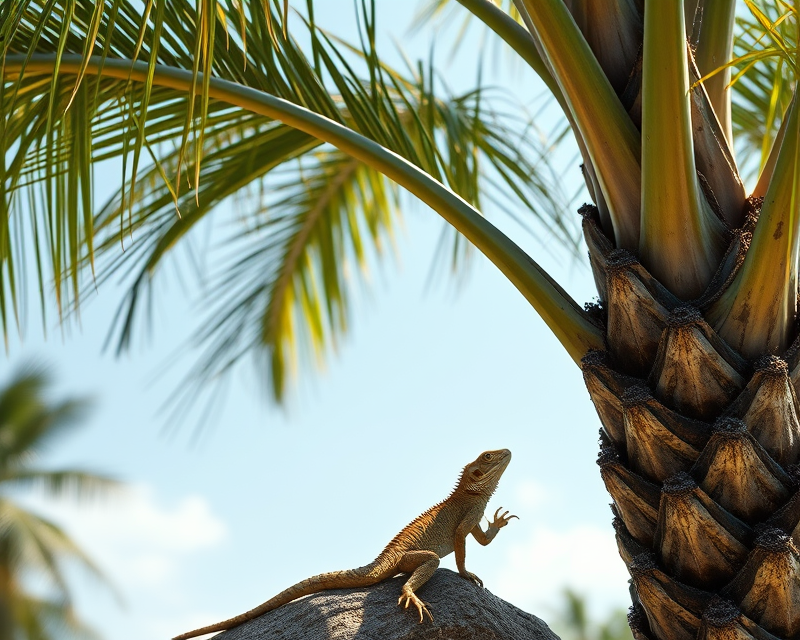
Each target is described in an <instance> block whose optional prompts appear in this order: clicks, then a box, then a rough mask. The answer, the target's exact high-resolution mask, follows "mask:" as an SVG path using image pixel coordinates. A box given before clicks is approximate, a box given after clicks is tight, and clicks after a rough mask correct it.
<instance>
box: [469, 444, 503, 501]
mask: <svg viewBox="0 0 800 640" xmlns="http://www.w3.org/2000/svg"><path fill="white" fill-rule="evenodd" d="M509 462H511V452H510V451H509V450H508V449H497V450H496V451H484V452H483V453H482V454H481V455H479V456H478V457H477V458H476V459H475V461H474V462H470V463H469V464H468V465H467V466H466V467H464V471H462V472H461V477H460V478H459V479H458V486H457V487H456V490H457V491H458V490H461V491H465V492H467V493H479V494H487V493H488V494H489V495H491V494H492V493H494V490H495V489H496V488H497V483H498V482H499V481H500V476H501V475H503V471H505V470H506V467H507V466H508V463H509Z"/></svg>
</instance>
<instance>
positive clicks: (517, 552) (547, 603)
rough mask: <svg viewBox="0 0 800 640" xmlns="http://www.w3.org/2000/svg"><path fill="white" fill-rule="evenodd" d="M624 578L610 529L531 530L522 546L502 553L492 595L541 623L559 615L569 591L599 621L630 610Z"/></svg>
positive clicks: (623, 566) (625, 579)
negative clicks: (617, 611) (585, 603)
mask: <svg viewBox="0 0 800 640" xmlns="http://www.w3.org/2000/svg"><path fill="white" fill-rule="evenodd" d="M629 577H630V576H629V575H628V572H627V571H626V569H625V565H624V564H623V563H622V560H621V559H620V557H619V553H618V552H617V545H616V542H615V540H614V531H613V529H612V528H611V527H608V528H607V529H605V528H601V527H598V526H596V525H590V524H583V525H579V526H575V527H573V528H569V529H561V530H559V529H554V528H550V527H546V526H537V527H534V529H533V531H532V533H531V535H530V536H529V537H528V539H527V540H526V541H525V542H523V543H522V544H517V545H513V546H511V547H510V549H508V551H507V553H506V560H505V563H504V564H503V566H502V567H501V568H500V569H499V570H498V572H497V574H496V575H495V578H494V582H493V583H492V584H493V589H492V591H494V592H495V593H496V594H497V595H499V596H500V597H502V598H505V599H507V600H509V601H511V602H514V603H515V604H517V605H518V606H519V607H520V608H522V609H525V610H527V611H531V612H532V613H535V614H537V615H539V616H540V617H544V618H545V619H547V618H552V616H553V612H554V611H557V610H559V609H560V607H561V604H562V602H563V596H562V592H563V590H564V589H565V588H566V587H569V588H571V589H573V590H574V591H577V592H578V593H581V594H583V595H584V596H586V598H587V601H588V604H589V607H590V611H591V613H592V615H593V616H595V617H596V618H603V617H605V616H606V615H608V612H609V610H610V609H614V608H627V607H628V606H629V605H630V597H629V596H628V579H629Z"/></svg>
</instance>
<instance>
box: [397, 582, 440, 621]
mask: <svg viewBox="0 0 800 640" xmlns="http://www.w3.org/2000/svg"><path fill="white" fill-rule="evenodd" d="M403 602H405V606H404V607H403V608H404V609H408V605H409V604H413V605H414V606H415V607H416V608H417V611H419V621H420V623H422V622H423V621H424V620H425V614H426V613H427V614H428V617H429V618H430V619H431V622H433V614H432V613H431V612H430V609H428V605H426V604H425V603H424V602H423V601H422V600H420V599H419V598H418V597H417V595H416V594H415V593H414V592H413V591H411V590H410V589H408V590H406V589H403V595H401V596H400V599H399V600H398V601H397V604H398V605H402V604H403Z"/></svg>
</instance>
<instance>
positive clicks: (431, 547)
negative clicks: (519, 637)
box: [173, 449, 517, 640]
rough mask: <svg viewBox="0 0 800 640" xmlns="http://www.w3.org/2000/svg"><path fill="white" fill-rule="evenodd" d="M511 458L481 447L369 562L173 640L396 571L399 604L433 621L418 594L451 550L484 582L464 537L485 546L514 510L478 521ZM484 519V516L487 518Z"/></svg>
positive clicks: (299, 586) (322, 577)
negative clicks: (445, 492) (400, 579)
mask: <svg viewBox="0 0 800 640" xmlns="http://www.w3.org/2000/svg"><path fill="white" fill-rule="evenodd" d="M510 461H511V452H510V451H509V450H508V449H499V450H496V451H484V452H483V453H482V454H481V455H479V456H478V457H477V459H476V460H475V461H474V462H470V463H469V464H468V465H467V466H465V467H464V470H463V471H462V472H461V475H460V476H459V479H458V482H457V484H456V487H455V489H453V491H452V492H451V493H450V495H449V496H448V497H447V498H446V499H445V500H443V501H442V502H439V503H438V504H436V505H434V506H433V507H431V508H430V509H428V510H427V511H425V512H423V513H422V514H420V515H419V516H417V517H416V518H415V519H414V520H412V521H411V523H410V524H408V525H407V526H406V527H405V528H404V529H403V530H402V531H400V533H398V534H397V535H396V536H395V537H394V538H393V539H392V540H391V542H389V544H388V545H386V548H385V549H384V550H383V551H382V552H381V553H380V555H378V557H377V558H376V559H375V560H374V561H373V562H371V563H369V564H368V565H365V566H363V567H359V568H357V569H348V570H345V571H332V572H330V573H322V574H320V575H316V576H313V577H311V578H307V579H306V580H303V581H301V582H298V583H297V584H295V585H293V586H291V587H289V588H288V589H285V590H284V591H281V592H280V593H279V594H278V595H276V596H275V597H273V598H270V599H269V600H267V601H266V602H264V603H263V604H260V605H259V606H257V607H255V608H254V609H251V610H250V611H247V612H245V613H242V614H240V615H238V616H235V617H233V618H230V619H228V620H223V621H222V622H218V623H216V624H212V625H209V626H207V627H202V628H200V629H195V630H194V631H188V632H186V633H182V634H181V635H179V636H175V638H173V640H187V639H188V638H194V637H195V636H200V635H204V634H206V633H212V632H215V631H224V630H227V629H232V628H233V627H238V626H239V625H241V624H244V623H245V622H247V621H248V620H252V619H254V618H257V617H258V616H260V615H262V614H264V613H266V612H268V611H272V610H273V609H277V608H278V607H280V606H281V605H284V604H286V603H287V602H291V601H292V600H296V599H297V598H301V597H303V596H306V595H309V594H312V593H318V592H319V591H324V590H327V589H347V588H354V587H368V586H371V585H374V584H377V583H378V582H381V581H382V580H386V579H388V578H392V577H394V576H396V575H398V574H401V573H402V574H410V576H409V578H408V580H407V581H406V583H405V584H404V585H403V588H402V593H401V595H400V599H399V600H398V605H400V606H403V605H404V608H405V609H408V608H409V605H413V606H414V607H415V608H416V610H417V612H418V613H419V621H420V623H422V622H423V621H424V619H425V615H427V616H428V617H429V618H430V619H431V620H433V615H432V614H431V612H430V609H429V608H428V607H429V605H428V604H426V603H425V602H423V601H422V600H420V598H419V597H418V596H417V595H416V593H415V592H416V591H417V589H419V588H420V587H421V586H422V585H423V584H425V583H426V582H427V581H428V579H429V578H430V577H431V576H432V575H433V573H434V571H436V569H437V568H438V566H439V559H440V558H444V557H445V556H446V555H449V554H450V553H453V552H455V556H456V566H457V567H458V573H459V574H460V575H461V576H462V577H464V578H466V579H467V580H469V581H471V582H473V583H475V584H477V585H478V586H480V587H483V581H482V580H481V579H480V578H479V577H478V576H476V575H475V574H474V573H472V572H471V571H467V568H466V566H465V557H466V539H467V536H468V535H469V534H472V536H473V537H474V538H475V539H476V540H477V541H478V542H479V543H480V544H481V545H483V546H486V545H487V544H489V543H490V542H491V541H492V540H494V538H495V536H496V535H497V533H498V531H500V529H501V528H503V527H505V526H506V525H507V524H508V522H509V520H511V518H517V516H515V515H508V511H505V512H504V513H503V514H502V515H501V514H500V511H502V509H503V508H502V507H500V508H499V509H498V510H497V511H495V514H494V520H493V521H492V522H489V524H488V526H487V528H486V531H484V530H483V529H482V528H481V526H480V522H481V519H482V518H483V515H484V511H485V510H486V505H487V504H488V503H489V498H491V496H492V494H493V493H494V492H495V489H497V483H498V482H499V480H500V476H501V475H502V474H503V472H504V471H505V470H506V467H507V466H508V463H509V462H510ZM487 522H488V518H487Z"/></svg>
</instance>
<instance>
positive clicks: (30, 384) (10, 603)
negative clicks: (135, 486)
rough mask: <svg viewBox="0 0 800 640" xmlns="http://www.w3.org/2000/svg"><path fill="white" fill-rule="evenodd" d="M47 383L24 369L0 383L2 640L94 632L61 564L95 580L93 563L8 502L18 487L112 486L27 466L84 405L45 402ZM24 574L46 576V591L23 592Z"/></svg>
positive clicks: (48, 525)
mask: <svg viewBox="0 0 800 640" xmlns="http://www.w3.org/2000/svg"><path fill="white" fill-rule="evenodd" d="M48 386H49V380H48V378H47V376H46V375H45V374H44V373H43V372H42V371H41V370H38V369H33V368H31V369H28V370H24V371H21V372H20V373H19V374H18V375H16V376H15V377H14V378H13V379H11V380H10V381H9V382H8V384H7V385H6V386H5V387H3V388H2V389H0V637H2V638H8V640H54V639H55V638H70V637H74V638H96V637H97V636H96V635H95V634H94V633H93V632H92V631H91V629H89V628H88V627H87V626H86V625H85V624H84V623H82V622H81V621H80V619H78V618H77V617H76V615H75V611H74V609H73V607H72V604H71V601H70V592H69V588H68V584H67V580H66V576H65V574H64V564H65V563H66V562H72V563H77V564H78V565H79V566H83V567H84V568H86V569H88V570H89V571H90V572H91V573H92V574H94V575H96V576H98V577H101V578H102V576H101V574H100V572H99V571H98V569H97V567H96V566H95V565H94V563H93V562H92V561H91V560H90V559H89V557H88V556H86V554H85V553H84V552H83V551H82V550H81V549H80V548H79V547H78V546H77V545H76V544H75V542H74V541H73V540H71V539H70V538H69V536H68V535H67V534H66V533H65V532H64V531H63V530H62V529H60V528H59V527H58V526H57V525H56V524H54V523H53V522H50V521H49V520H46V519H45V518H42V517H41V516H39V515H36V514H35V513H32V512H31V511H28V510H26V509H25V508H24V507H22V506H21V505H19V504H17V503H16V502H15V501H14V500H13V496H14V495H15V494H18V493H19V490H20V489H32V488H38V489H42V490H45V491H46V492H47V493H49V494H52V495H55V496H61V495H64V494H65V493H76V494H77V495H82V494H86V493H89V492H94V491H97V490H102V489H108V488H109V487H110V486H113V484H114V483H113V482H111V481H110V480H108V479H107V478H103V477H100V476H97V475H94V474H91V473H87V472H85V471H76V470H71V469H64V470H44V469H39V468H37V467H36V466H35V464H34V463H35V460H36V457H37V455H38V454H39V453H41V452H42V451H43V450H44V449H46V448H47V446H48V445H49V444H50V443H51V442H52V441H53V440H55V439H56V438H59V437H61V436H62V435H63V434H64V433H65V432H68V431H69V430H70V429H71V428H73V427H74V426H75V425H76V424H77V418H79V417H80V416H81V414H82V413H83V411H84V409H85V408H86V403H85V402H84V401H78V400H67V401H63V402H58V403H54V402H51V401H49V400H48V399H47V398H46V394H47V387H48ZM32 578H45V579H47V581H48V582H49V585H50V589H49V592H48V593H47V594H44V595H42V594H41V593H34V592H31V591H30V589H29V588H28V586H26V585H29V584H30V580H31V579H32Z"/></svg>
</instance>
